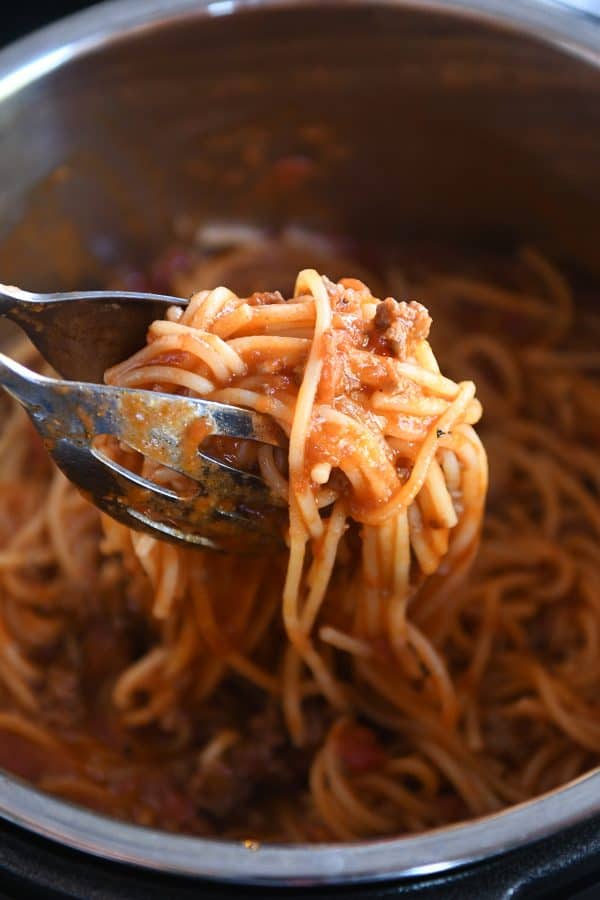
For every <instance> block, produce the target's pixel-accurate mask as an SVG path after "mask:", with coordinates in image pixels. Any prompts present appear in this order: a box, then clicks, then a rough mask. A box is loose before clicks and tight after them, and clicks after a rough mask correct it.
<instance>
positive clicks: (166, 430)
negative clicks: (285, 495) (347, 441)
mask: <svg viewBox="0 0 600 900" xmlns="http://www.w3.org/2000/svg"><path fill="white" fill-rule="evenodd" d="M50 302H52V301H50ZM58 302H60V301H58ZM74 302H75V303H77V302H78V301H77V300H76V301H74ZM153 302H156V301H153ZM92 352H93V348H89V347H88V353H92ZM0 386H2V387H3V388H4V389H5V390H7V391H8V393H9V394H11V395H12V396H13V397H14V398H15V399H16V400H18V401H19V403H21V404H22V405H23V406H24V408H25V409H26V410H27V413H28V414H29V416H30V418H31V420H32V422H33V424H34V426H35V428H36V429H37V431H38V432H39V434H40V435H41V437H42V439H43V441H44V444H45V446H46V448H47V450H48V452H49V453H50V455H51V456H52V458H53V460H54V462H55V463H56V465H57V466H58V467H59V468H60V469H61V470H62V471H63V472H64V474H65V475H66V477H67V478H68V479H69V481H72V482H73V484H75V485H76V486H77V487H78V488H79V489H80V490H81V491H82V492H83V493H84V494H85V496H86V497H88V498H89V499H90V500H91V502H92V503H94V504H95V505H96V506H98V507H99V508H100V509H101V510H102V511H103V512H105V513H108V515H109V516H112V518H113V519H117V521H119V522H122V523H123V524H124V525H127V526H128V527H129V528H133V529H135V530H136V531H145V532H147V533H148V534H151V535H152V536H153V537H159V538H163V539H165V540H169V541H173V542H174V543H181V544H184V545H190V544H192V545H196V546H201V547H207V548H209V549H211V550H223V551H233V552H239V553H253V552H260V551H262V552H264V551H265V550H267V549H269V548H270V547H271V546H276V545H277V544H278V543H280V542H281V532H282V524H283V521H282V515H281V513H282V510H281V509H280V508H279V507H281V501H279V500H278V499H277V498H276V497H274V496H273V495H272V494H271V493H270V491H269V490H268V488H267V487H266V485H265V483H264V482H263V481H262V479H261V478H258V477H256V476H255V475H251V474H249V473H247V472H243V471H242V470H240V469H236V468H233V467H232V466H229V465H226V464H225V463H222V462H220V461H218V460H215V459H212V458H211V457H210V456H208V455H207V454H206V453H203V452H201V451H200V449H199V446H200V445H201V444H202V442H203V441H204V439H205V438H206V437H211V436H217V435H220V436H227V437H232V438H245V439H246V440H259V441H262V442H263V443H265V442H266V443H270V444H274V445H275V446H278V445H279V444H280V443H281V436H280V435H279V434H278V429H277V427H276V426H272V425H271V423H270V421H269V420H268V419H266V418H265V417H263V416H261V415H260V414H258V413H254V412H251V411H249V410H245V409H239V408H237V407H233V406H227V405H226V404H224V403H215V402H214V401H211V400H202V399H195V398H191V397H177V396H172V395H170V394H162V393H159V392H154V391H142V390H132V389H129V388H119V387H112V386H108V385H104V384H90V383H85V382H81V381H60V380H58V379H55V378H46V377H45V376H43V375H38V374H37V373H35V372H32V371H30V370H29V369H27V368H26V367H25V366H22V365H20V364H19V363H17V362H15V361H14V360H12V359H10V358H9V357H8V356H5V354H3V353H0ZM103 435H111V436H112V437H114V438H116V439H117V440H119V441H123V442H124V443H125V444H127V445H128V446H130V447H133V449H134V450H137V451H138V452H140V453H143V454H144V455H145V456H146V457H148V458H149V459H151V460H153V461H154V462H157V463H159V464H161V465H164V466H168V467H169V468H171V469H174V470H175V471H176V472H180V473H181V474H182V475H186V476H187V477H188V478H191V479H193V480H194V482H196V485H195V488H194V489H193V490H190V491H183V492H181V491H176V490H171V489H169V488H166V487H163V486H160V485H158V484H155V483H154V482H152V481H149V480H148V479H147V478H143V477H142V476H141V475H137V474H136V473H134V472H132V471H130V470H129V469H127V468H125V467H124V466H122V465H120V464H119V463H117V462H116V461H114V460H113V459H111V457H110V455H107V454H106V453H105V452H103V450H102V449H101V447H99V446H98V445H97V441H96V439H97V438H99V437H101V436H103Z"/></svg>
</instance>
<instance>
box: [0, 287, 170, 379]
mask: <svg viewBox="0 0 600 900" xmlns="http://www.w3.org/2000/svg"><path fill="white" fill-rule="evenodd" d="M185 302H186V301H184V300H180V299H179V298H177V297H168V296H164V295H159V294H140V293H134V292H115V291H87V292H81V291H79V292H66V293H55V294H39V293H37V294H34V293H31V291H25V290H22V289H21V288H18V287H14V286H11V285H6V284H0V316H5V317H6V318H7V319H10V320H11V321H12V322H14V323H15V325H18V326H19V328H21V329H22V330H23V331H24V332H25V333H26V334H27V336H28V337H29V338H30V340H31V341H32V343H33V344H34V345H35V346H36V347H37V349H38V350H39V351H40V353H41V354H42V356H43V357H44V359H45V360H46V362H47V363H49V364H50V365H51V366H52V367H53V368H54V369H55V370H56V371H57V372H58V373H59V374H60V375H62V376H63V377H64V378H67V379H69V380H70V381H93V382H96V383H98V384H100V383H102V381H103V379H104V373H105V371H106V370H107V369H109V368H110V367H111V366H114V365H115V364H116V363H118V362H121V361H122V360H124V359H126V358H127V357H128V356H130V355H131V354H132V353H135V351H136V350H139V349H140V347H143V346H144V343H145V340H146V331H147V330H148V326H149V325H150V323H151V322H152V321H153V320H154V319H160V318H162V317H163V316H164V315H165V311H166V310H167V309H168V307H169V306H184V305H185ZM90 337H92V340H93V343H92V344H90Z"/></svg>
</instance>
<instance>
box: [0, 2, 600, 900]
mask: <svg viewBox="0 0 600 900" xmlns="http://www.w3.org/2000/svg"><path fill="white" fill-rule="evenodd" d="M204 8H205V6H204V5H203V4H198V8H197V9H196V12H195V14H194V15H190V16H187V17H185V18H179V19H175V20H173V21H171V22H168V21H167V22H165V21H163V22H162V23H160V24H149V25H148V26H147V27H144V28H141V29H137V30H135V31H132V32H123V33H121V34H120V35H119V37H118V38H117V39H115V38H112V39H110V40H106V41H105V42H104V43H103V44H102V45H101V46H98V47H97V48H96V49H95V50H94V51H90V52H88V53H85V54H78V53H77V52H75V53H74V54H73V55H72V57H71V59H70V60H69V61H67V62H64V63H63V64H61V65H60V66H59V67H57V68H54V69H53V70H52V71H46V73H45V74H44V75H43V76H41V77H39V78H37V80H34V81H32V82H30V83H28V84H25V85H23V81H26V78H27V73H25V74H24V75H23V77H22V78H13V79H12V80H11V79H10V78H8V79H5V80H4V82H0V88H1V90H0V140H1V142H2V149H1V152H0V184H2V192H1V193H0V273H1V278H2V281H4V282H12V283H15V284H19V285H22V286H23V287H26V288H30V289H34V290H51V289H69V288H71V289H73V288H77V287H92V286H100V285H102V284H103V283H104V282H105V281H106V277H107V271H110V270H113V269H114V267H115V266H119V265H122V264H127V265H133V266H140V265H142V266H143V264H144V262H145V261H147V260H150V259H152V258H153V256H155V255H156V254H157V253H158V252H160V251H161V250H162V249H164V248H165V247H166V246H169V245H170V244H171V243H172V242H173V241H174V240H179V241H181V240H184V241H185V240H191V239H192V236H193V235H194V234H195V233H206V226H215V225H216V226H223V225H225V226H229V225H236V226H238V225H239V226H251V227H252V228H254V227H256V226H258V227H259V228H264V229H266V230H268V231H269V233H272V234H277V233H278V231H280V230H281V229H282V228H284V227H289V226H290V225H295V226H299V227H302V228H306V229H309V230H313V231H315V232H317V233H320V234H338V235H339V234H342V235H347V236H350V237H351V238H353V239H356V240H357V241H358V242H360V241H361V240H362V241H364V240H365V239H368V240H369V241H370V242H377V241H383V242H385V243H386V244H388V245H390V244H391V245H396V246H401V245H402V244H403V242H408V241H414V240H416V241H423V240H428V241H429V240H431V241H434V242H436V243H442V244H445V243H448V244H457V243H458V244H462V245H466V246H467V247H468V248H470V249H471V250H473V252H476V251H477V248H480V247H482V248H489V247H494V248H495V247H500V248H502V247H506V248H507V249H508V248H511V249H512V247H513V246H514V245H515V244H516V243H520V242H527V243H532V244H535V245H536V246H537V247H538V248H539V249H541V250H542V251H544V252H546V253H548V254H549V255H550V256H552V257H553V258H554V259H555V260H557V261H558V262H565V261H566V262H569V263H571V264H574V265H575V266H576V267H577V268H579V269H581V270H582V271H587V272H588V273H589V274H591V275H592V276H594V275H596V276H597V275H598V274H600V273H599V272H598V271H597V270H598V268H599V267H600V257H599V256H598V253H597V248H598V246H600V217H599V216H598V210H599V209H600V166H599V165H598V156H597V148H598V146H599V145H600V140H599V139H600V73H599V72H598V69H597V68H595V66H594V65H593V63H592V62H591V61H589V60H588V61H585V60H584V59H583V58H581V59H580V58H577V57H576V56H574V55H569V53H567V52H566V51H565V50H564V49H559V48H558V46H555V47H553V46H551V45H550V44H547V43H544V42H543V40H541V39H539V40H537V39H534V38H532V37H525V36H523V35H521V34H518V33H516V32H515V31H511V30H504V29H500V28H496V27H494V26H493V25H491V24H487V25H485V24H482V23H481V22H479V23H478V22H476V21H475V20H474V19H473V18H469V17H463V16H452V15H450V14H444V13H442V12H440V11H437V12H434V11H432V10H429V11H425V10H423V9H422V8H421V10H420V11H417V10H411V9H410V8H408V7H407V6H401V5H394V4H387V5H381V6H378V5H377V4H369V5H368V7H367V5H366V4H365V5H364V6H361V5H359V4H352V5H349V4H343V5H342V4H340V5H339V6H338V7H336V6H330V5H326V4H322V3H317V2H315V3H314V5H309V4H300V5H299V6H298V7H297V8H296V7H292V6H285V7H283V8H279V9H276V8H272V9H268V8H261V7H259V8H255V9H252V10H248V11H240V12H236V13H235V14H232V15H222V16H209V15H206V14H205V13H204V12H203V9H204ZM64 56H65V57H68V56H69V54H68V53H65V54H64ZM34 68H35V67H32V69H30V70H29V71H33V69H34ZM40 68H41V69H43V68H44V66H43V65H42V66H41V67H40ZM21 74H22V73H21ZM17 83H19V86H18V87H16V85H17ZM202 229H204V232H203V231H202ZM306 263H307V264H310V259H307V260H306ZM275 286H276V285H274V286H273V287H275ZM265 287H270V285H266V286H265ZM572 790H576V789H572ZM591 802H592V801H590V804H591ZM550 803H552V801H550ZM37 808H38V806H36V809H37ZM553 809H554V811H555V812H556V811H557V810H558V807H553ZM560 810H563V812H560V814H557V816H556V820H555V817H554V815H553V816H551V817H550V820H548V821H547V820H546V819H545V820H544V821H545V825H544V826H541V825H540V822H539V821H538V819H537V815H538V814H537V813H536V811H535V805H533V806H532V808H531V819H528V820H527V824H526V825H523V816H524V815H526V813H522V814H521V813H518V814H515V815H521V819H520V821H521V827H520V829H518V833H515V831H514V830H511V828H510V827H509V819H507V818H506V817H503V816H500V817H496V818H495V819H494V821H493V822H490V823H486V824H485V840H483V842H482V837H481V835H482V831H481V827H482V826H481V825H480V826H478V825H477V824H474V825H472V826H467V827H466V828H465V829H464V831H463V832H461V835H462V837H459V838H456V837H455V838H454V839H450V843H448V836H443V835H439V836H437V837H436V836H435V835H432V836H429V837H425V838H419V840H418V842H415V841H413V843H412V844H410V839H409V840H408V844H410V846H412V847H413V849H414V847H417V846H419V847H423V848H425V847H427V848H429V849H428V850H427V853H429V856H428V870H429V871H435V869H436V868H438V867H440V868H443V866H444V865H445V863H444V860H448V859H450V858H452V859H456V860H459V859H460V860H462V861H464V860H470V859H473V858H476V857H478V856H479V857H480V856H481V855H483V854H484V853H488V852H497V851H499V850H501V849H506V848H507V847H511V846H513V847H514V846H517V845H518V844H519V843H522V842H524V841H526V840H527V838H528V836H530V835H531V834H533V833H535V834H538V835H539V834H540V833H542V831H543V830H544V828H545V829H546V831H549V830H551V829H554V830H558V829H559V828H560V827H561V824H565V822H567V821H570V822H573V821H576V820H577V816H576V815H575V814H573V811H572V809H571V808H570V807H569V806H568V804H567V805H566V806H565V807H563V806H561V807H560ZM567 810H570V812H567ZM72 814H73V813H72V811H70V812H69V815H66V814H65V816H66V818H64V821H63V826H64V827H62V830H61V829H58V830H56V829H54V831H55V834H61V835H62V836H63V839H65V838H64V835H65V834H66V833H67V832H68V828H69V825H68V820H69V816H70V815H72ZM561 815H563V819H564V821H563V822H562V823H561V822H560V821H559V820H560V816H561ZM579 815H580V817H581V816H582V815H583V813H580V814H579ZM509 816H510V814H509ZM13 818H15V819H16V821H19V820H20V821H24V820H23V819H19V816H18V815H17V813H16V812H15V815H14V816H13ZM34 818H35V817H34V816H33V815H32V816H29V817H28V818H27V819H26V821H27V823H28V827H33V828H34V829H35V828H36V826H35V822H34ZM58 818H60V817H58ZM65 822H67V824H66V825H65V824H64V823H65ZM106 824H107V827H108V825H109V824H110V823H106ZM117 827H119V826H117V825H116V824H114V825H113V824H110V828H111V829H112V828H117ZM494 829H496V830H494ZM38 830H41V831H42V832H43V833H46V834H47V833H48V832H49V831H51V829H50V828H49V827H47V826H44V828H41V827H38ZM111 833H112V832H111ZM125 833H129V832H127V829H125V831H124V832H123V834H125ZM98 834H100V838H99V839H98V838H97V835H98ZM106 834H107V832H106V830H102V829H101V828H98V829H97V831H96V843H95V845H94V846H93V852H96V853H99V854H100V855H109V856H110V855H111V851H110V850H109V851H106V846H107V843H110V841H109V839H108V838H107V836H106ZM455 834H456V832H455ZM469 835H471V838H469ZM494 835H496V837H495V836H494ZM80 837H81V835H80ZM84 837H85V836H84ZM109 837H110V835H109ZM119 840H120V841H121V838H119ZM171 840H174V839H172V838H167V837H165V842H167V843H168V842H169V841H171ZM452 840H454V843H452ZM103 841H104V843H103ZM67 842H69V840H68V839H67ZM457 842H458V843H457ZM71 843H75V844H76V845H78V846H80V847H82V846H84V847H85V846H88V848H89V843H90V842H89V841H88V842H87V844H86V841H85V840H84V839H83V838H82V839H81V840H79V839H78V840H77V841H75V840H71ZM138 843H139V845H140V846H141V844H142V843H143V841H142V840H141V838H140V841H139V842H138ZM405 843H407V842H406V841H398V842H396V843H394V842H379V843H377V842H376V843H375V844H374V845H372V846H371V847H370V848H367V847H366V846H364V845H362V846H361V847H359V848H354V849H352V848H348V849H347V850H345V851H344V850H337V849H336V850H335V851H332V852H334V853H335V856H331V858H329V857H327V859H326V860H325V861H322V862H320V863H319V866H320V868H314V869H313V867H312V863H310V864H309V863H308V862H307V861H306V859H305V858H304V856H303V857H302V860H303V862H302V865H301V866H300V868H298V866H299V865H300V864H299V863H298V861H297V859H296V856H294V854H293V852H292V851H285V850H283V849H282V850H281V851H277V853H281V854H284V855H280V856H277V860H275V855H276V852H275V851H273V854H274V856H273V859H272V861H271V856H270V855H269V854H270V853H271V851H267V853H266V856H262V855H261V854H256V855H255V856H256V865H257V866H261V865H262V869H260V874H257V873H259V869H258V868H257V869H256V871H254V870H253V872H252V873H250V867H251V863H252V861H250V862H248V864H247V865H246V860H245V859H244V865H241V864H239V859H238V857H237V856H236V857H235V859H233V857H232V856H231V858H230V857H228V856H227V853H230V851H229V850H228V851H226V852H225V851H223V853H224V855H223V856H222V857H221V855H219V857H218V858H217V857H216V856H211V858H210V860H207V861H206V862H205V863H203V862H202V860H203V859H204V857H202V856H201V854H198V853H196V852H194V853H193V854H192V853H191V852H190V856H189V858H188V857H187V856H185V853H186V852H187V851H185V852H184V850H181V853H183V856H184V857H185V859H183V861H182V862H181V867H180V866H179V862H173V860H176V861H177V860H179V857H177V856H176V855H174V854H173V853H172V852H171V850H172V848H174V847H175V844H174V843H173V845H172V847H171V845H169V848H171V849H169V850H168V853H169V859H170V861H171V867H175V868H177V869H178V870H179V871H182V870H183V871H188V872H190V871H195V872H198V871H200V872H201V873H204V874H206V873H207V872H209V873H212V874H213V875H214V876H215V877H229V878H231V877H236V876H237V875H240V873H244V877H245V875H248V874H250V875H251V876H252V877H264V878H265V879H267V880H268V879H269V878H274V877H275V874H274V873H275V868H276V867H277V872H278V873H279V875H278V877H283V878H286V877H287V878H290V879H293V878H294V877H299V875H300V874H302V876H303V877H306V878H308V879H309V880H311V879H312V878H313V877H314V878H316V879H317V880H318V879H319V878H320V877H329V878H334V879H337V878H338V877H342V869H344V867H346V866H347V867H348V868H347V871H350V870H352V860H351V858H350V857H348V859H346V857H345V856H344V855H343V854H344V853H347V854H351V855H352V857H356V859H357V862H356V866H355V869H357V870H358V869H359V870H360V871H359V872H358V877H361V878H365V877H370V876H373V877H377V876H378V875H379V877H381V874H382V873H386V874H392V873H393V874H396V873H397V872H398V871H399V870H406V869H409V868H410V867H411V866H412V865H416V864H417V863H418V859H417V858H416V857H418V856H419V852H417V851H415V852H416V856H415V854H414V853H413V851H411V853H410V860H409V861H407V859H406V854H405V855H404V857H403V856H402V852H401V847H402V846H403V845H404V844H405ZM434 844H435V847H434ZM438 844H439V847H438ZM459 844H460V847H459V848H458V849H456V848H457V847H458V845H459ZM178 846H183V845H178ZM185 846H187V845H185ZM195 846H196V845H195ZM223 846H226V845H223ZM153 847H154V850H153V851H152V853H151V854H147V855H146V856H145V855H144V852H143V849H142V850H139V847H138V850H136V852H135V853H134V852H133V851H131V847H127V846H126V842H125V843H124V842H123V841H121V843H119V852H118V856H119V857H120V858H129V859H132V858H134V859H135V861H138V862H139V861H140V860H142V859H145V862H144V864H146V862H147V861H148V860H150V862H149V864H150V865H157V864H158V863H157V859H158V856H160V853H159V850H158V849H157V848H158V844H155V845H154V844H153ZM452 847H455V849H454V850H452ZM103 848H104V849H103ZM386 848H389V849H386ZM435 848H438V849H435ZM482 848H483V849H482ZM230 850H231V853H233V852H234V848H233V847H231V848H230ZM438 850H439V852H438ZM130 851H131V852H130ZM165 852H167V851H166V850H165ZM240 852H241V851H240ZM286 852H287V853H288V854H289V855H286ZM303 852H306V853H308V850H307V851H303V850H301V849H299V850H298V853H303ZM310 852H311V854H312V853H313V851H312V850H311V851H310ZM324 852H326V851H323V853H324ZM367 852H368V853H369V854H370V856H369V858H368V859H367V857H366V856H365V853H367ZM123 854H125V855H123ZM153 854H154V855H153ZM157 854H158V856H157ZM340 854H342V855H341V856H340ZM390 854H392V855H393V857H394V858H393V859H392V858H391V856H390ZM453 854H454V855H453ZM317 856H319V853H318V851H316V856H315V859H316V857H317ZM258 857H261V858H260V859H258ZM311 859H312V856H311ZM319 859H321V857H320V856H319ZM402 859H403V860H404V862H402ZM198 860H200V862H198ZM227 860H229V862H227ZM369 860H370V861H369ZM438 861H439V862H438ZM184 863H185V864H184ZM284 863H285V865H283V864H284ZM282 865H283V869H282V868H281V866H282ZM315 865H316V864H315ZM236 866H238V868H237V869H236ZM221 870H222V871H221ZM336 873H337V874H336ZM354 874H355V876H356V875H357V872H356V871H355V873H354ZM482 896H483V895H482Z"/></svg>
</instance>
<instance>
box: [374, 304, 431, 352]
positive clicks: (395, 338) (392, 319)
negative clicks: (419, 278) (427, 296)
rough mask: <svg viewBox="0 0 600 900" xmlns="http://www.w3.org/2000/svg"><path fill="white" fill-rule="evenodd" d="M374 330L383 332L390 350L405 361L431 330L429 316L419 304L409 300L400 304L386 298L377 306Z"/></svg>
mask: <svg viewBox="0 0 600 900" xmlns="http://www.w3.org/2000/svg"><path fill="white" fill-rule="evenodd" d="M375 328H377V329H378V330H379V331H382V332H383V336H384V338H385V339H386V341H387V343H388V345H389V347H390V349H391V350H392V352H393V353H394V355H395V356H397V357H398V359H401V360H406V359H407V358H408V357H409V356H411V354H412V353H413V351H414V348H415V346H416V345H417V344H418V343H419V342H420V341H423V340H426V339H427V337H428V335H429V329H430V328H431V316H430V315H429V313H428V312H427V310H426V309H425V307H424V306H423V305H422V304H421V303H417V301H416V300H411V301H410V302H409V303H406V302H405V301H404V300H402V301H401V302H400V303H399V302H398V301H397V300H394V298H393V297H387V298H386V299H385V300H382V301H381V303H379V304H378V306H377V310H376V312H375Z"/></svg>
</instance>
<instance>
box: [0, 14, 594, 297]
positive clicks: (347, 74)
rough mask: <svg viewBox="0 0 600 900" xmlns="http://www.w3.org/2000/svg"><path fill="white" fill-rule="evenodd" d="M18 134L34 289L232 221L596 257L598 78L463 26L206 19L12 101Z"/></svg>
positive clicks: (10, 217) (569, 62)
mask: <svg viewBox="0 0 600 900" xmlns="http://www.w3.org/2000/svg"><path fill="white" fill-rule="evenodd" d="M317 7H318V8H317ZM0 141H1V147H2V149H1V152H0V183H2V185H3V191H2V196H1V198H0V272H1V273H2V280H3V281H5V282H13V283H17V284H21V285H23V286H25V287H28V288H31V289H39V290H41V289H57V288H63V289H66V288H75V287H90V286H98V285H101V284H102V282H103V280H104V275H103V273H105V271H106V267H107V266H113V265H115V264H119V263H122V262H125V261H127V262H128V263H133V264H135V265H137V264H140V263H143V261H144V259H145V258H148V257H150V256H151V255H152V254H154V253H156V252H157V251H158V250H159V249H160V248H163V247H164V246H165V245H168V244H169V243H170V242H171V241H172V240H173V235H174V230H175V231H179V233H180V234H183V235H185V236H189V234H191V232H192V231H193V230H194V229H195V228H196V227H197V226H202V225H206V224H207V223H214V222H218V223H231V222H234V223H252V224H255V225H256V224H258V225H261V226H265V227H268V228H272V229H273V230H275V231H276V230H277V229H278V228H280V227H281V226H283V225H289V224H290V223H294V224H299V225H303V226H308V227H310V228H315V229H317V230H318V231H320V232H336V233H340V232H341V233H344V234H349V235H352V236H356V237H358V238H361V237H365V236H368V237H369V238H370V239H373V240H379V239H380V238H382V239H385V240H386V241H387V242H396V243H400V242H402V241H403V240H406V239H407V238H415V237H416V238H419V237H422V236H427V237H428V238H434V239H436V240H441V241H442V242H446V241H452V242H456V241H459V242H462V243H465V244H467V245H470V246H473V247H477V246H481V245H489V244H503V243H508V242H511V243H512V242H514V241H529V242H533V243H535V244H536V245H537V246H539V247H541V248H542V249H545V250H547V251H549V252H550V253H551V254H552V255H553V256H555V257H558V258H559V259H564V258H568V259H569V260H571V261H575V262H577V263H579V264H580V265H582V266H583V267H584V268H587V269H590V270H594V267H596V268H598V266H599V265H600V262H599V259H598V255H597V252H595V251H596V249H597V247H598V245H599V243H600V217H598V215H597V211H598V209H599V208H600V167H599V166H598V164H597V161H598V160H597V148H598V145H599V141H600V76H599V75H598V73H597V70H595V69H594V67H593V66H591V65H589V64H586V63H584V62H582V61H580V60H577V59H575V58H571V57H568V56H566V55H565V54H564V52H562V51H559V50H557V49H553V48H549V47H548V46H545V45H542V44H539V43H536V42H534V41H533V40H531V39H528V38H524V37H522V36H518V35H517V34H515V33H512V32H509V31H501V30H497V29H494V28H492V27H491V26H484V25H481V24H477V23H475V22H474V21H472V20H469V19H467V18H462V17H452V16H450V15H447V14H442V13H433V12H424V11H420V12H419V11H415V10H410V9H408V8H394V7H393V6H390V5H387V6H383V5H382V6H377V5H376V4H375V5H370V6H369V8H361V7H360V6H352V7H348V6H345V7H344V8H343V9H342V8H340V7H337V8H336V6H328V5H323V4H320V3H319V4H315V6H313V7H311V6H304V7H302V8H300V9H293V8H288V9H279V10H270V11H269V10H260V9H258V10H252V11H248V12H244V13H239V14H236V15H234V16H229V15H224V16H221V17H212V18H211V17H207V16H204V15H202V14H200V13H199V14H198V15H196V16H194V17H192V18H187V19H185V20H179V21H178V22H174V23H171V24H170V25H168V26H165V25H164V24H163V25H162V26H161V27H160V28H158V27H150V28H148V29H145V30H140V31H137V32H136V33H133V34H129V35H126V36H123V37H121V39H119V40H118V41H117V42H116V43H114V44H113V45H112V46H105V47H103V48H101V49H100V50H96V51H94V52H92V53H88V54H87V55H85V56H81V57H79V58H76V59H74V60H72V61H71V62H69V63H68V64H65V65H63V66H61V67H60V68H58V69H56V70H55V71H54V72H53V73H51V74H50V75H46V76H45V77H43V78H42V79H40V80H38V81H36V82H34V83H32V84H30V85H29V86H28V87H26V88H25V89H23V90H21V91H19V92H18V93H15V94H13V95H12V96H8V97H5V99H4V100H2V102H0ZM307 262H309V260H308V261H307Z"/></svg>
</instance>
